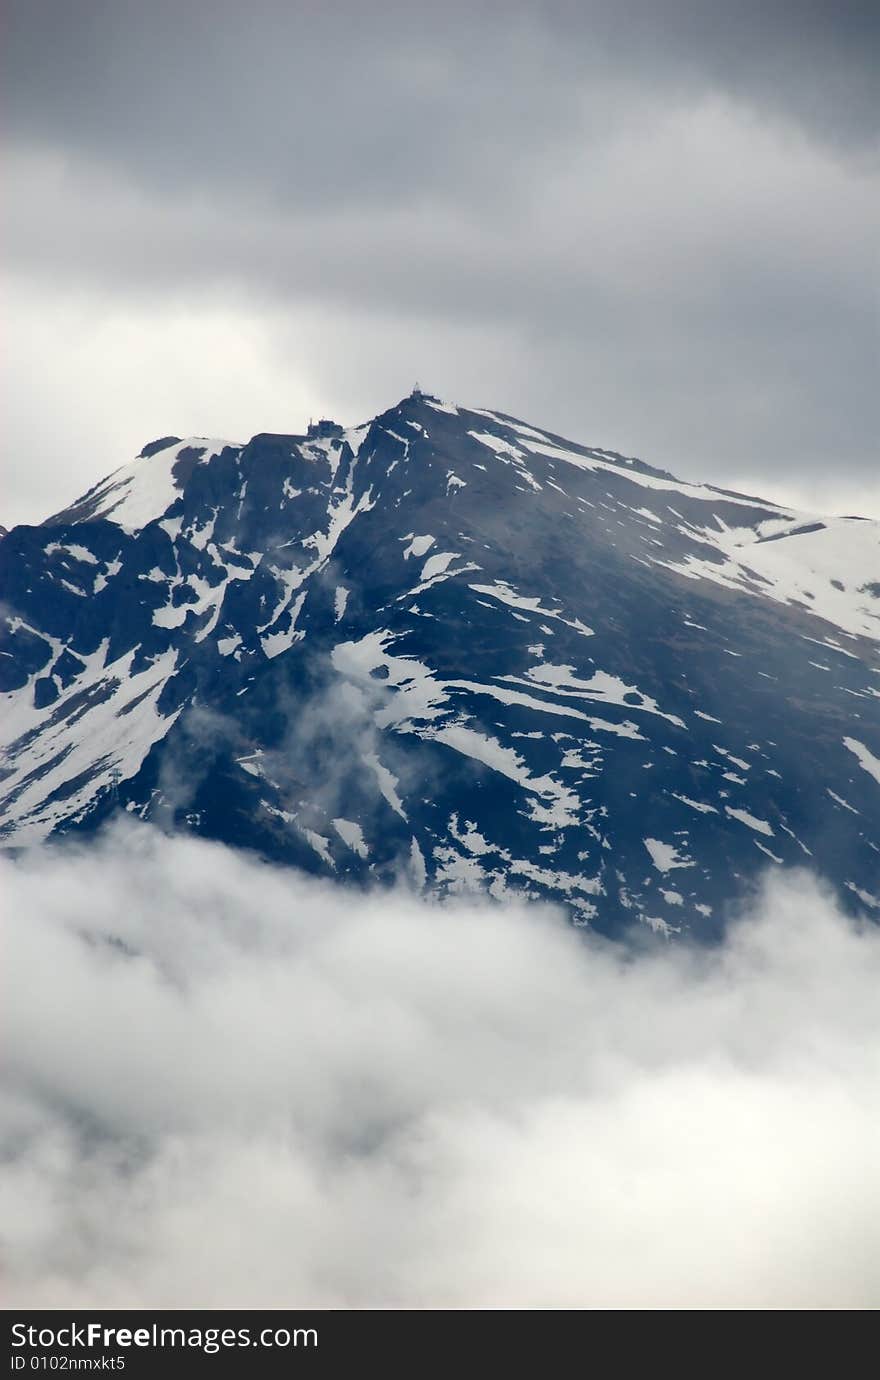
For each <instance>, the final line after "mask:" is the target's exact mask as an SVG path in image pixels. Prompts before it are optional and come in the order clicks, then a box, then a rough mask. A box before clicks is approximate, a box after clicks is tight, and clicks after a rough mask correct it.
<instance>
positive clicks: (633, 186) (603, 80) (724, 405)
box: [4, 0, 880, 507]
mask: <svg viewBox="0 0 880 1380" xmlns="http://www.w3.org/2000/svg"><path fill="white" fill-rule="evenodd" d="M877 52H878V16H877V12H876V7H874V6H870V5H867V4H864V5H859V4H856V3H844V4H840V5H835V6H833V7H830V6H827V5H823V4H819V3H814V2H813V0H804V2H803V3H795V0H789V3H783V4H770V5H763V6H762V5H759V4H757V3H756V0H755V2H754V3H753V0H744V3H739V4H736V5H728V4H721V3H718V4H711V3H706V0H699V2H698V0H664V3H633V2H632V0H631V2H630V3H627V0H614V2H613V3H612V0H605V2H604V3H593V4H584V3H579V4H574V3H571V4H566V3H547V4H537V3H535V4H497V3H495V4H493V3H484V4H482V5H480V4H469V5H467V6H464V5H456V4H452V5H444V6H428V5H423V4H409V5H404V4H397V3H389V4H383V5H371V4H363V3H362V4H335V5H319V4H317V3H314V4H303V3H287V4H280V3H278V4H271V3H258V4H255V5H251V6H247V7H244V6H241V5H238V4H232V3H231V2H227V0H213V2H212V3H207V2H205V3H193V2H192V0H189V2H188V3H185V4H180V3H174V4H171V3H165V2H164V0H156V2H155V3H153V4H151V5H143V4H133V3H130V2H129V0H78V3H77V4H75V5H69V4H62V3H53V2H51V0H43V2H42V3H40V0H36V3H35V2H34V0H31V2H30V3H27V4H24V3H19V0H13V3H12V5H11V7H10V9H9V13H8V16H7V20H6V39H5V53H6V65H7V77H6V83H5V87H6V96H5V104H6V114H5V117H4V126H5V132H6V140H7V145H8V153H7V184H8V188H9V192H8V194H7V214H8V216H9V226H8V229H7V232H6V245H7V261H8V262H9V264H10V265H11V266H12V267H13V268H14V269H15V270H17V272H18V274H19V275H20V276H21V279H22V280H23V281H27V282H29V283H32V284H34V285H38V286H39V288H40V290H41V292H42V294H43V298H44V299H45V298H48V300H49V301H50V302H53V303H54V307H53V309H54V310H58V311H60V310H62V308H63V303H64V302H65V301H66V300H67V299H68V298H69V297H70V294H71V292H74V291H81V292H83V293H85V294H86V295H88V294H91V295H92V297H93V298H94V299H95V302H96V306H95V312H94V314H95V315H99V314H100V313H101V312H102V311H106V310H107V309H108V304H112V307H113V310H115V311H117V312H120V311H127V312H128V313H130V317H131V320H132V321H134V320H135V319H142V318H143V317H144V314H145V313H148V314H151V315H152V316H153V317H155V314H156V313H157V312H160V313H161V311H163V310H169V309H170V306H169V304H173V305H174V307H175V309H178V310H179V309H180V308H181V305H182V304H185V308H186V310H187V312H188V313H189V314H190V316H191V317H192V318H194V319H195V318H198V317H200V316H201V317H204V315H205V313H206V311H207V310H208V304H210V309H211V310H215V309H216V307H217V303H218V302H222V306H223V309H224V310H225V311H226V312H227V314H228V317H229V323H228V324H229V332H228V334H233V335H234V333H235V326H234V324H233V317H234V316H235V315H236V314H238V315H241V314H242V313H245V314H247V315H248V317H249V318H251V319H253V318H254V317H255V316H256V317H257V318H258V319H260V320H261V321H262V322H263V329H264V331H265V332H266V336H267V341H269V343H268V344H267V346H266V353H267V354H270V355H272V356H273V357H274V359H275V368H274V373H277V372H283V369H284V368H286V369H287V370H288V372H289V373H291V374H298V375H299V377H300V379H301V380H302V379H307V381H308V382H307V385H304V387H305V392H307V393H308V394H309V396H311V397H313V398H315V399H316V400H317V399H318V398H320V399H321V401H322V403H324V402H325V401H326V405H330V404H332V405H333V406H335V407H337V408H338V409H339V410H341V411H342V412H343V414H344V415H345V416H346V418H347V419H349V420H354V419H355V418H356V417H358V416H360V414H361V413H362V412H363V413H365V414H366V413H369V412H372V411H376V410H378V409H379V408H380V407H383V406H387V405H388V404H389V403H391V402H392V401H393V400H394V399H395V398H396V397H397V396H399V394H400V393H401V392H403V391H405V388H406V387H408V386H409V384H410V383H411V381H412V379H411V376H412V375H416V374H417V375H419V376H423V377H425V378H426V379H427V381H428V382H429V384H430V386H432V387H433V388H435V389H436V391H438V392H441V393H444V394H446V395H451V396H453V397H459V398H461V400H462V401H465V402H468V401H469V402H473V403H477V404H486V405H490V406H492V405H494V406H502V407H506V408H508V409H509V410H511V411H514V412H517V413H519V414H520V415H528V416H530V417H531V418H532V420H536V421H539V422H544V423H545V424H547V425H553V426H555V427H556V428H557V429H559V430H563V431H566V430H567V431H568V432H569V433H572V434H575V435H577V436H579V437H582V438H583V439H587V440H593V441H595V442H597V443H600V444H606V445H611V446H616V447H618V448H620V449H624V450H629V451H639V452H641V453H643V454H644V455H645V457H646V458H648V459H652V460H655V461H656V462H658V463H661V464H666V465H669V466H670V467H671V468H674V469H676V468H677V469H678V470H679V471H680V472H685V473H687V474H689V475H692V476H695V477H705V478H713V479H723V480H727V481H729V482H734V481H736V480H737V479H738V478H741V479H742V480H743V481H745V480H746V479H747V478H749V479H751V478H752V477H761V476H764V477H768V476H769V480H770V482H771V484H772V482H773V481H774V480H776V481H778V482H777V487H778V485H779V484H783V485H784V484H785V483H787V482H788V483H790V482H792V481H803V480H804V477H805V476H806V477H807V478H809V477H811V476H812V477H813V478H814V479H815V478H816V476H821V475H822V474H823V473H827V469H828V464H829V457H832V458H833V461H834V465H835V466H836V467H838V470H839V473H841V474H843V475H844V476H848V477H849V482H850V487H851V488H852V489H853V492H854V493H857V492H858V490H859V486H860V485H861V486H862V487H863V489H864V494H865V502H866V503H868V504H871V503H873V502H874V501H875V496H874V491H873V490H872V489H871V487H870V486H871V483H872V480H873V469H874V464H875V441H874V436H875V432H876V419H875V407H874V395H875V392H876V387H875V383H876V363H877V353H876V352H877V336H876V304H875V298H874V293H873V286H874V282H875V276H876V275H875V256H874V249H873V245H874V243H875V241H876V233H877V224H876V222H877V198H876V194H875V190H874V186H873V174H874V173H875V171H876V154H877V143H876V140H877V134H878V126H880V103H878V102H877V101H876V100H875V98H874V93H873V88H872V82H871V79H872V76H873V71H874V67H875V62H876V56H877ZM10 193H11V194H10ZM43 307H45V301H44V303H43ZM41 309H42V308H41ZM33 315H34V312H31V313H30V316H31V319H32V318H33ZM46 321H47V326H46V331H45V335H46V336H47V337H51V336H52V335H53V332H52V330H51V329H50V327H49V324H48V318H46ZM306 322H308V328H309V337H308V346H307V347H306V344H305V342H304V340H303V339H302V331H303V329H304V327H305V324H306ZM149 330H155V331H156V332H159V331H160V330H161V325H160V324H159V323H158V321H156V320H153V321H152V322H151V323H150V325H149V326H148V327H147V326H145V327H144V330H143V331H142V332H137V331H136V332H134V335H135V339H136V340H137V338H138V337H140V338H141V339H142V340H143V339H144V338H145V336H146V334H147V333H148V331H149ZM297 330H298V331H299V333H300V337H301V338H300V341H299V343H297V341H296V339H295V337H296V334H297ZM55 334H57V335H58V336H59V338H60V334H61V333H60V332H56V333H55ZM365 335H366V336H368V337H369V339H370V341H371V347H370V350H369V351H364V349H363V340H364V337H365ZM134 348H138V346H137V344H136V343H135V345H134ZM142 348H143V347H142ZM224 352H225V353H226V354H228V353H229V345H228V340H227V339H221V338H219V337H218V341H217V353H218V356H220V355H221V354H222V353H224ZM365 356H366V357H365ZM212 363H214V364H215V366H216V367H221V366H220V365H219V363H218V361H212V360H211V359H210V357H205V358H203V359H202V361H201V368H202V369H203V370H208V369H209V368H210V367H211V366H212ZM66 367H67V361H66V359H65V358H64V357H63V356H62V355H61V354H59V356H58V359H57V360H51V359H50V360H49V361H48V367H47V369H46V371H45V386H46V388H47V389H48V390H51V389H52V387H53V378H55V377H57V376H58V374H59V373H60V372H62V371H63V370H64V369H65V368H66ZM112 367H113V364H112V362H111V368H112ZM149 369H150V370H151V371H152V372H151V373H149V372H148V370H147V368H146V367H145V368H144V369H143V370H141V384H142V387H147V388H149V387H150V386H151V380H155V378H156V372H157V364H156V361H155V358H153V357H151V358H150V360H149ZM99 372H100V370H99ZM269 372H271V371H267V372H266V375H265V377H266V378H268V377H269ZM258 391H259V390H258ZM117 398H118V401H117V404H116V405H117V407H119V408H122V406H123V405H125V406H126V407H127V408H128V413H129V417H130V418H132V419H133V418H134V417H135V416H136V415H139V414H138V413H137V409H136V408H135V407H134V405H133V403H132V402H131V399H130V398H127V397H126V394H125V391H124V390H118V393H117ZM64 405H68V404H67V399H66V398H65V400H64ZM111 406H112V405H111ZM49 410H51V406H50V409H49ZM107 411H109V409H105V426H108V425H109V423H108V422H107V418H106V413H107ZM245 414H246V415H245ZM150 415H152V413H151V414H150ZM224 418H225V414H224V417H221V418H219V419H217V418H214V417H211V416H205V417H204V419H203V421H202V423H201V429H203V430H208V431H214V430H216V429H219V428H220V427H221V426H222V425H224ZM231 421H232V423H233V424H234V425H236V426H237V427H238V428H239V429H243V428H245V429H246V427H247V426H248V425H249V426H250V429H253V430H256V429H259V428H260V427H262V426H263V425H264V422H263V420H262V419H261V418H259V417H255V416H252V413H251V412H250V411H249V410H248V409H247V408H243V409H242V421H241V422H240V423H239V422H238V419H237V418H236V417H233V418H232V419H231ZM71 425H72V427H73V434H74V436H76V435H77V425H76V422H75V420H73V421H72V422H71ZM288 425H290V426H293V425H294V420H293V419H292V420H291V422H290V423H288ZM13 426H14V427H16V436H17V435H18V434H21V435H23V434H24V431H25V430H26V425H25V419H23V420H22V422H21V423H20V424H16V423H13ZM156 427H157V429H158V430H160V431H162V430H165V431H167V430H168V429H169V427H170V428H171V429H172V430H180V429H184V428H182V427H181V424H180V422H179V421H178V420H176V419H175V418H174V417H171V418H166V417H163V418H161V419H160V418H159V417H158V415H157V417H156ZM80 430H81V433H82V434H83V435H85V434H86V433H92V432H94V427H93V426H92V424H91V422H89V424H88V426H87V425H86V424H85V422H84V421H83V423H82V425H81V428H80ZM110 430H111V431H112V430H114V428H113V427H112V426H110ZM122 430H123V428H122V426H121V424H120V425H118V426H116V428H115V433H116V434H121V432H122ZM142 439H144V438H142V437H141V436H140V435H139V434H138V435H135V434H132V435H131V438H130V443H129V444H130V446H131V447H132V448H133V449H134V450H137V449H139V446H140V443H141V441H142ZM28 444H29V445H30V446H31V448H32V449H33V447H34V446H35V445H36V446H37V447H38V449H39V448H40V446H42V448H43V450H44V452H45V453H46V454H48V451H49V449H50V446H49V441H48V439H46V440H44V441H43V442H39V440H38V438H35V436H34V430H33V423H31V425H30V428H29V430H28ZM97 444H98V450H99V452H100V458H99V456H95V457H94V458H93V460H92V462H91V466H90V468H89V469H88V470H87V471H85V470H84V472H83V478H84V479H88V480H91V479H92V478H94V477H95V473H96V471H98V470H100V469H101V468H102V463H103V452H101V448H100V443H99V442H97ZM116 458H117V457H115V456H114V460H116ZM123 458H125V456H119V457H118V459H123ZM107 460H108V461H109V460H110V457H109V454H108V456H107ZM103 467H104V468H106V467H107V464H103ZM853 501H855V500H853ZM876 501H878V502H880V494H877V495H876ZM847 502H849V499H847ZM48 506H50V507H52V506H58V505H57V504H56V503H50V504H49V505H48Z"/></svg>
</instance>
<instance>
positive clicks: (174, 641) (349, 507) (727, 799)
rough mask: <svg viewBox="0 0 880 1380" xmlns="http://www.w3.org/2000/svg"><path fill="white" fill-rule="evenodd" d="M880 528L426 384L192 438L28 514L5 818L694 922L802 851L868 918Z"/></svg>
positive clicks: (586, 911) (6, 617)
mask: <svg viewBox="0 0 880 1380" xmlns="http://www.w3.org/2000/svg"><path fill="white" fill-rule="evenodd" d="M878 552H880V525H878V524H877V523H872V522H852V521H846V520H844V519H838V518H827V519H823V518H815V517H814V516H812V515H808V514H802V513H796V512H794V511H793V510H790V509H787V508H782V507H780V506H779V505H778V504H775V503H770V502H766V501H764V500H762V499H759V498H755V497H753V496H749V495H742V494H737V493H734V492H733V491H728V490H724V489H718V488H714V487H711V486H707V485H700V484H692V483H686V482H683V481H680V480H678V479H676V478H675V477H674V476H673V475H671V474H669V473H667V472H666V471H662V470H657V469H653V468H651V467H650V466H648V465H646V464H644V463H643V462H642V461H639V460H636V459H634V458H632V457H626V456H622V455H619V454H617V453H616V452H613V451H609V450H604V449H601V448H596V447H591V446H585V445H581V444H577V443H575V442H571V441H568V440H566V439H564V438H563V437H561V436H560V435H558V434H557V433H555V432H552V431H548V430H542V429H541V428H539V427H536V426H533V425H530V424H527V423H524V422H521V421H518V420H517V419H516V418H514V417H512V416H509V415H506V414H502V413H498V412H493V411H491V410H489V409H484V408H467V407H465V406H463V405H457V404H452V403H448V402H445V401H443V400H441V399H438V398H436V397H434V396H432V395H430V394H426V393H423V392H422V391H421V390H416V391H414V392H413V393H412V394H410V395H409V396H408V397H406V398H403V399H401V400H400V402H398V403H397V404H396V405H395V406H394V407H392V408H391V409H389V410H388V411H386V412H384V413H382V414H380V415H379V416H378V417H377V418H375V419H373V421H371V422H367V423H362V424H360V425H359V426H355V427H348V428H346V427H344V426H342V425H341V424H340V423H338V422H336V421H331V420H329V419H326V418H325V419H321V420H320V421H318V422H316V423H313V424H312V427H311V428H310V431H309V432H307V433H306V435H298V436H295V435H284V434H270V433H258V434H257V435H255V436H254V437H252V438H251V440H250V441H248V442H247V443H245V444H241V443H237V442H231V441H225V440H217V439H214V440H209V439H206V438H204V437H196V438H193V437H189V438H178V437H172V436H169V437H163V438H161V440H160V441H156V442H151V443H150V444H149V445H148V446H145V447H144V449H143V451H142V452H141V455H140V456H139V457H138V458H137V459H135V460H134V461H132V462H131V463H130V464H128V465H124V466H122V467H121V468H120V469H119V470H117V471H115V472H114V474H112V475H110V476H108V477H107V478H106V479H104V480H102V481H101V482H100V483H99V484H97V485H95V486H94V488H93V489H91V490H90V491H89V492H88V493H87V494H85V495H84V496H83V497H82V498H80V499H78V500H77V501H76V502H75V503H74V504H73V505H71V506H70V507H68V508H67V509H64V510H62V511H61V512H59V513H57V514H55V516H53V517H52V518H50V519H48V520H47V522H46V523H44V524H43V525H42V527H39V528H17V529H14V530H13V531H12V532H11V533H10V534H9V535H8V536H7V537H6V538H4V540H3V541H2V543H0V568H2V571H3V581H4V584H3V588H4V600H5V607H4V610H3V618H2V623H0V632H2V635H0V652H2V653H3V654H2V656H0V690H2V692H3V696H4V715H3V732H4V735H5V742H6V759H5V768H4V770H5V776H4V778H3V781H2V795H0V831H2V835H0V836H2V839H3V840H4V841H5V843H6V845H7V846H14V847H20V846H24V845H27V844H29V843H31V842H34V841H37V840H39V839H43V838H46V837H47V836H54V835H60V834H64V833H68V832H70V831H71V830H73V831H83V830H85V831H89V830H94V829H95V828H97V827H99V825H100V824H101V822H102V821H103V820H105V819H107V818H108V817H109V816H111V815H112V814H113V813H115V812H116V811H119V810H124V811H127V812H129V813H132V814H135V815H137V816H138V817H140V818H142V819H144V820H148V821H153V822H155V823H157V824H161V825H162V827H174V828H177V829H185V830H192V831H194V832H197V833H200V834H202V835H204V836H206V837H212V838H219V839H223V840H225V841H227V842H233V843H236V844H240V845H242V846H246V847H248V848H251V849H254V850H255V851H257V852H259V853H260V854H262V855H263V856H265V857H268V858H273V859H276V860H278V861H282V862H287V863H291V864H294V865H296V866H299V867H301V868H304V869H306V870H308V871H313V872H318V873H324V874H326V875H334V876H337V877H340V878H343V879H347V880H350V881H352V882H358V883H360V882H363V881H367V880H373V881H376V882H380V881H383V880H384V881H389V882H390V881H392V880H395V879H396V880H399V879H400V878H401V877H408V878H409V879H410V883H411V884H412V885H414V886H418V887H420V888H425V889H428V890H431V891H433V892H436V893H438V894H446V893H455V892H467V891H469V890H480V891H485V892H487V893H488V894H489V895H492V896H495V897H497V898H503V897H504V896H507V895H512V894H522V893H525V894H527V895H530V896H537V897H543V898H545V899H548V898H549V899H552V900H554V901H556V902H558V903H559V904H561V905H563V906H565V907H566V908H567V909H568V911H569V913H570V914H571V916H572V918H573V919H574V920H575V921H576V922H577V923H579V924H589V925H592V926H594V927H596V928H598V929H600V930H602V931H603V932H606V933H610V934H614V933H619V932H620V931H621V930H622V929H626V928H627V927H629V926H632V925H639V924H641V925H644V926H647V927H648V929H649V930H650V931H652V932H654V933H657V934H660V935H662V936H667V937H668V936H670V935H673V934H675V933H678V932H681V933H692V934H697V935H705V936H709V935H712V934H715V933H717V932H718V930H719V928H720V927H721V926H722V925H723V922H724V916H725V914H726V913H727V911H728V909H729V907H730V906H731V905H732V904H734V903H735V901H736V898H737V896H738V895H741V894H743V892H744V891H745V890H746V889H747V888H748V887H749V885H751V881H752V879H753V878H754V876H755V873H756V871H757V870H758V869H760V868H764V867H768V866H772V867H777V866H787V865H799V864H801V863H802V862H803V861H804V860H807V861H808V862H809V863H810V865H811V866H813V867H815V868H816V869H817V870H819V871H821V872H823V874H824V875H825V876H826V877H827V878H828V880H829V882H830V884H831V885H833V886H834V887H835V888H836V890H837V891H838V894H839V895H840V897H841V899H842V902H843V903H844V904H846V905H849V906H850V907H853V908H855V909H861V910H862V911H866V912H867V913H871V911H872V908H876V909H878V910H880V898H878V892H880V887H878V884H877V880H876V879H877V859H878V857H880V838H875V837H874V830H873V827H872V824H871V821H872V819H876V818H877V817H878V811H877V803H878V799H877V794H876V793H877V791H878V790H880V690H878V681H877V676H878V674H880V655H878V639H880V568H878V567H880V561H878Z"/></svg>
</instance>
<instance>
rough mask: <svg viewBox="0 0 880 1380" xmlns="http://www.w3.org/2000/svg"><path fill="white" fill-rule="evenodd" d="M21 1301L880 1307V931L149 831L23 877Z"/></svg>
mask: <svg viewBox="0 0 880 1380" xmlns="http://www.w3.org/2000/svg"><path fill="white" fill-rule="evenodd" d="M0 870H2V897H3V906H4V912H5V919H4V932H5V934H4V947H5V962H4V964H3V985H4V992H3V1000H2V1022H3V1038H2V1049H3V1051H4V1056H5V1065H6V1068H5V1074H4V1082H3V1088H4V1090H3V1098H2V1103H3V1117H2V1124H3V1126H4V1128H5V1129H4V1132H3V1146H2V1156H0V1164H2V1169H0V1214H2V1221H3V1223H4V1238H5V1245H4V1254H5V1258H6V1265H5V1272H6V1281H5V1292H6V1300H7V1305H8V1306H9V1305H11V1306H23V1305H28V1306H58V1307H94V1306H102V1307H114V1306H116V1307H123V1306H142V1307H162V1306H216V1307H224V1306H245V1307H247V1306H262V1307H271V1306H274V1307H287V1306H297V1305H317V1306H326V1307H332V1306H342V1307H359V1306H385V1305H404V1306H416V1307H418V1306H425V1307H428V1306H441V1307H455V1306H465V1307H503V1306H515V1307H554V1306H569V1307H586V1308H618V1307H621V1308H624V1307H625V1308H634V1307H646V1308H662V1307H672V1306H678V1307H696V1308H714V1307H733V1306H739V1307H755V1308H762V1307H768V1308H769V1307H774V1308H782V1307H785V1308H787V1307H791V1308H814V1307H821V1308H828V1307H831V1308H861V1307H870V1306H876V1305H877V1303H878V1302H880V1273H878V1266H877V1262H878V1260H880V1234H878V1223H880V1211H878V1208H880V1174H878V1168H877V1167H878V1165H880V1153H878V1152H880V1136H878V1125H880V1118H878V1115H877V1113H878V1110H880V1108H878V1093H877V1088H878V1086H880V1083H878V1077H877V1075H878V1072H880V1068H878V1066H880V1010H878V1006H877V1001H876V992H877V986H878V978H880V931H878V929H877V928H875V927H872V926H858V925H856V924H855V923H853V922H852V921H851V920H848V919H845V918H844V917H842V916H841V914H840V913H839V911H838V910H837V909H836V907H835V904H834V903H833V901H832V900H831V899H830V897H829V896H828V895H827V894H826V893H825V892H824V890H823V888H822V886H821V885H820V884H819V883H818V882H817V881H816V880H815V879H814V878H811V877H810V876H809V875H807V874H806V873H798V872H791V871H788V870H786V871H784V872H779V871H777V872H776V873H775V874H774V875H773V876H772V877H768V878H767V879H766V881H765V883H764V885H763V886H762V888H761V889H760V890H759V891H758V892H756V893H755V895H754V896H753V900H752V903H751V904H750V906H749V907H748V913H747V914H743V915H741V916H740V917H739V919H738V920H736V921H735V922H734V923H733V924H732V925H731V926H730V928H729V932H728V937H727V939H726V941H725V943H724V945H723V946H722V947H719V948H717V949H715V950H706V949H702V950H696V949H693V948H691V947H688V946H685V945H683V944H681V943H672V944H658V945H657V947H656V948H655V949H653V950H652V951H648V952H642V953H641V954H640V955H639V958H638V961H637V962H634V961H633V953H632V950H631V949H628V948H627V947H625V946H623V945H612V944H609V943H605V942H603V941H600V940H598V939H596V938H595V937H590V936H588V935H586V934H585V933H584V932H582V931H575V930H574V929H572V928H571V927H570V926H569V925H567V924H565V923H564V921H563V920H562V917H561V914H560V913H558V912H556V911H554V910H552V909H551V908H548V907H540V906H535V905H531V906H529V905H526V904H514V903H512V902H506V903H505V904H504V905H488V904H481V903H478V902H476V901H474V900H467V901H465V900H459V901H457V902H447V903H445V904H438V903H428V902H426V901H424V900H421V899H418V898H416V897H415V896H414V895H412V894H410V893H409V892H407V891H405V890H403V889H399V890H397V891H394V892H387V891H383V892H355V891H352V890H351V889H346V888H342V887H340V886H333V885H331V884H328V883H324V882H316V881H314V880H309V879H307V878H305V877H303V876H302V875H299V874H297V873H295V872H291V871H289V870H283V869H278V868H275V867H273V866H270V865H267V864H265V863H261V862H259V861H257V860H255V859H254V858H252V857H249V856H247V855H243V854H240V853H237V852H235V851H233V850H231V849H228V848H224V847H222V846H219V845H216V844H209V843H206V842H203V841H200V840H196V839H193V838H186V837H164V836H162V835H161V834H159V833H158V832H157V831H155V830H153V829H148V828H145V827H143V826H135V825H132V824H128V825H126V826H125V827H117V828H115V829H114V830H112V831H110V832H109V833H107V834H105V835H104V836H103V837H102V838H101V839H100V840H99V841H98V843H97V845H93V846H92V847H91V848H90V849H78V848H75V847H73V846H72V845H70V844H69V843H68V844H66V845H63V846H61V847H55V848H52V849H51V850H49V851H48V852H47V851H45V850H43V851H39V852H33V853H30V854H24V855H23V856H22V857H21V858H19V859H18V860H17V861H14V860H11V859H8V858H7V859H4V860H2V862H0Z"/></svg>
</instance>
